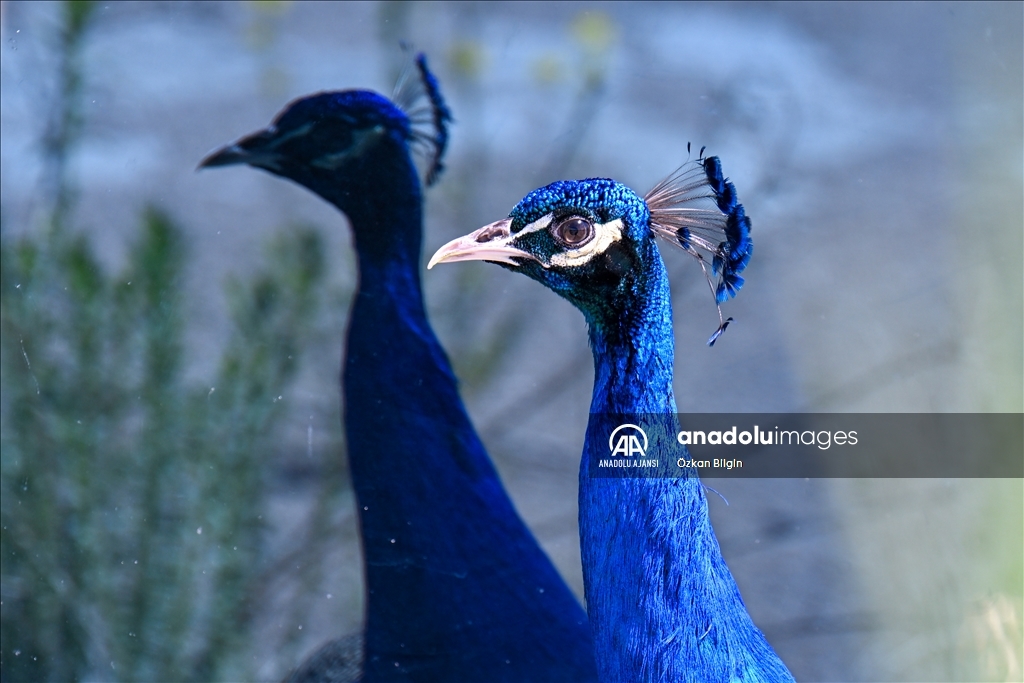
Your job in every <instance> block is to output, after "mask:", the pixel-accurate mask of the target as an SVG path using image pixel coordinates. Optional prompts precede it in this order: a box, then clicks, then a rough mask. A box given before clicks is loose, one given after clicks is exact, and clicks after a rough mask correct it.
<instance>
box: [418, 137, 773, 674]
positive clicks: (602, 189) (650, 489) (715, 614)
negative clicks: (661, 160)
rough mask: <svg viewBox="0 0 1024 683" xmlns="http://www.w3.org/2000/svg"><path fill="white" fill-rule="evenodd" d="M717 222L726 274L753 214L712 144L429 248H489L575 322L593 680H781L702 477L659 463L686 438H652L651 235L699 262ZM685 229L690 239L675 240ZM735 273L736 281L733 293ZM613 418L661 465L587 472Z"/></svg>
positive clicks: (671, 417)
mask: <svg viewBox="0 0 1024 683" xmlns="http://www.w3.org/2000/svg"><path fill="white" fill-rule="evenodd" d="M704 200H707V201H713V206H712V207H711V208H706V207H703V206H701V204H702V202H704ZM732 219H734V220H735V225H734V226H733V228H728V229H727V228H724V227H723V226H724V225H725V224H726V223H727V222H728V221H729V220H732ZM681 230H685V231H686V232H685V233H682V232H680V231H681ZM726 230H732V236H728V235H726V236H725V238H724V239H722V240H721V242H724V243H725V246H722V247H721V248H720V250H718V251H717V253H718V255H720V256H721V257H722V270H723V271H726V270H727V272H728V273H729V274H730V275H735V273H737V272H738V271H739V270H741V269H742V267H743V266H744V265H746V260H747V259H748V258H749V255H750V245H749V236H748V234H747V233H748V231H749V221H747V219H746V217H745V215H744V214H743V213H742V208H741V206H740V205H739V204H738V203H737V202H736V197H735V189H734V188H733V187H732V185H731V183H728V182H727V181H725V180H724V179H723V177H722V175H721V168H720V166H719V164H718V160H717V159H715V158H713V157H712V158H709V159H701V160H700V161H698V162H696V163H695V164H691V165H690V166H688V167H685V168H684V169H682V170H681V171H680V172H677V173H676V174H673V176H671V177H670V178H669V180H668V181H666V182H665V183H662V184H660V185H659V186H658V187H657V188H655V190H654V191H652V192H651V193H649V194H648V195H647V199H646V201H645V200H644V199H641V198H640V197H639V196H637V195H636V194H635V193H634V192H633V191H632V190H630V189H629V188H627V187H626V186H624V185H622V184H620V183H617V182H615V181H612V180H607V179H587V180H580V181H569V182H565V181H563V182H557V183H553V184H551V185H548V186H546V187H543V188H540V189H538V190H535V191H533V192H531V193H530V194H529V195H527V196H526V197H525V198H524V199H523V200H522V201H521V202H520V203H519V204H518V205H517V206H516V207H515V208H514V209H513V210H512V212H511V213H510V214H509V218H507V219H505V220H502V221H498V222H496V223H493V224H491V225H488V226H485V227H484V228H481V229H480V230H478V231H476V232H474V233H472V234H470V235H468V236H466V237H464V238H460V239H458V240H454V241H453V242H451V243H449V244H448V245H445V246H444V247H442V248H441V249H440V250H439V251H438V252H437V253H436V254H435V255H434V257H433V259H431V265H433V264H435V263H438V262H443V261H458V260H473V259H483V260H491V261H496V262H498V263H501V264H502V265H504V266H505V267H507V268H510V269H512V270H515V271H517V272H522V273H524V274H526V275H528V276H529V277H531V278H533V279H535V280H538V281H539V282H541V283H542V284H544V285H546V286H547V287H549V288H551V289H552V290H554V291H555V292H557V293H558V294H560V295H561V296H563V297H565V298H566V299H568V300H569V301H571V302H572V303H573V304H575V305H576V306H577V307H578V308H579V309H580V310H581V311H582V313H583V315H584V317H585V318H586V320H587V323H588V328H589V337H590V346H591V348H592V350H593V355H594V391H593V396H592V400H591V406H590V413H591V417H590V423H589V425H588V428H587V435H586V438H585V441H584V452H583V458H582V462H581V466H580V492H579V503H580V506H579V507H580V542H581V548H582V557H583V572H584V584H585V589H586V598H587V611H588V614H589V616H590V623H591V628H592V629H593V634H594V644H595V653H596V657H597V662H598V672H599V674H600V676H601V680H603V681H609V682H611V681H616V682H618V681H647V680H671V681H694V682H697V681H699V682H701V683H727V682H728V683H732V682H738V681H743V682H753V681H773V682H774V681H792V676H791V675H790V674H789V672H788V671H787V670H786V667H785V666H784V665H783V664H782V662H781V661H780V660H779V658H778V657H777V655H776V654H775V652H774V651H773V650H772V648H771V646H770V645H769V644H768V642H767V641H766V640H765V638H764V636H763V635H762V633H761V632H760V631H759V630H758V629H757V627H756V626H754V624H753V623H752V622H751V620H750V617H749V615H748V614H747V611H746V608H745V606H744V604H743V600H742V598H741V597H740V594H739V590H738V589H737V587H736V583H735V581H734V580H733V578H732V575H731V574H730V572H729V569H728V567H726V565H725V561H724V559H723V558H722V554H721V550H720V549H719V546H718V542H717V540H716V539H715V535H714V532H713V530H712V528H711V523H710V520H709V518H708V509H707V501H706V499H705V496H704V489H703V486H702V485H701V483H700V481H699V479H698V478H697V476H696V475H695V474H692V473H691V472H692V470H683V471H679V470H678V469H677V470H676V471H674V472H673V471H671V469H672V468H671V467H670V466H669V465H668V463H669V462H672V463H674V462H675V458H676V456H683V455H685V453H686V451H685V447H683V446H679V445H678V444H675V443H674V440H673V439H672V438H671V436H669V438H661V439H658V436H659V435H674V434H675V433H676V432H677V431H678V424H677V417H676V415H675V412H676V403H675V398H674V395H673V390H672V378H673V357H674V341H673V340H674V337H673V330H672V306H671V300H670V289H669V282H668V276H667V273H666V270H665V266H664V263H663V261H662V259H661V254H660V253H659V250H658V247H657V244H656V243H655V236H656V235H660V236H663V237H665V238H667V239H670V240H672V241H674V242H676V243H678V244H681V246H683V248H684V249H686V250H687V251H688V252H689V253H691V254H693V255H694V256H696V257H697V258H698V259H699V261H700V263H701V265H702V266H703V263H704V261H703V258H704V257H703V255H702V252H700V251H697V249H698V247H699V248H700V249H702V250H704V251H707V252H711V253H716V249H718V248H719V242H715V241H712V240H711V239H710V237H711V236H715V235H720V234H722V233H723V232H725V231H726ZM681 235H683V236H684V237H685V238H686V239H689V240H692V241H691V242H690V243H689V244H685V243H681V242H680V239H679V238H680V236H681ZM688 247H689V248H688ZM734 253H735V254H736V256H735V257H734V255H733V254H734ZM738 286H739V283H738V282H737V281H736V280H733V290H732V291H733V292H734V291H735V289H738ZM726 289H727V290H728V287H727V288H726ZM723 326H724V323H723ZM623 416H636V418H637V419H638V420H640V419H641V418H642V420H643V423H644V424H645V425H646V426H647V427H648V429H649V432H648V433H649V434H651V435H652V439H653V440H657V442H658V446H657V448H658V450H656V451H653V452H655V453H657V454H658V455H660V457H661V458H662V460H661V463H662V464H661V469H660V470H659V474H660V475H662V476H657V477H648V478H630V477H608V476H605V475H604V474H603V473H601V472H598V471H594V470H596V467H595V466H594V463H596V462H598V461H599V460H600V458H601V457H605V458H607V457H608V448H609V445H608V444H609V434H610V433H611V432H612V429H613V428H614V426H615V425H617V424H620V420H621V418H622V417H623ZM673 450H674V451H675V452H674V454H673V455H672V456H671V459H669V458H668V457H667V456H668V454H669V453H672V452H673ZM649 452H650V451H649ZM665 475H668V476H665Z"/></svg>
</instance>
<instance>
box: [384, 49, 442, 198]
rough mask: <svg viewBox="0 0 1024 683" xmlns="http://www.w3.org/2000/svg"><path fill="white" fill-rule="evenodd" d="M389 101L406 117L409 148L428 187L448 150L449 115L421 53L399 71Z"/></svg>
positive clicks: (439, 172)
mask: <svg viewBox="0 0 1024 683" xmlns="http://www.w3.org/2000/svg"><path fill="white" fill-rule="evenodd" d="M391 100H392V101H393V102H394V103H395V105H396V106H397V107H398V108H399V109H401V110H402V111H403V112H405V115H406V116H408V117H409V122H410V124H411V128H412V140H411V145H410V146H411V147H412V149H413V150H414V151H415V152H416V153H418V154H420V155H421V156H422V157H423V158H424V159H425V160H426V162H427V172H426V177H425V182H426V185H427V186H428V187H429V186H430V185H433V184H434V182H435V181H436V180H437V178H438V177H439V176H440V175H441V171H443V170H444V164H443V163H442V162H441V158H442V157H443V156H444V153H445V149H446V148H447V147H448V124H449V122H451V120H452V114H451V111H450V110H449V109H448V105H447V104H445V101H444V98H443V97H442V96H441V90H440V88H439V87H438V85H437V79H436V78H435V77H434V74H432V73H431V72H430V69H429V68H428V67H427V58H426V57H425V56H424V55H423V53H422V52H421V53H419V54H417V55H416V58H415V59H414V60H413V61H412V62H411V63H409V64H408V65H407V66H406V68H405V69H404V70H403V71H402V75H401V76H399V78H398V83H396V84H395V92H394V95H393V96H392V98H391Z"/></svg>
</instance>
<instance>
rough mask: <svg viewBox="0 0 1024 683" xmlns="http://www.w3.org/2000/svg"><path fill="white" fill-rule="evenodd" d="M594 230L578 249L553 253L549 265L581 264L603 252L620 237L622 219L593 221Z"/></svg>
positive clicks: (566, 265) (567, 265)
mask: <svg viewBox="0 0 1024 683" xmlns="http://www.w3.org/2000/svg"><path fill="white" fill-rule="evenodd" d="M545 218H546V216H545ZM541 220H544V219H541ZM538 222H540V221H538ZM550 223H551V221H550V220H549V221H548V224H550ZM531 225H532V224H531ZM545 227H546V226H545ZM594 232H595V235H594V239H592V240H590V241H589V242H587V243H586V244H584V245H583V246H581V247H579V248H578V249H567V250H565V251H563V252H560V253H557V254H555V255H553V256H552V257H551V265H552V266H561V267H574V266H582V265H583V264H585V263H587V262H588V261H590V259H592V258H594V257H595V256H597V255H598V254H602V253H604V252H605V250H607V249H608V247H610V246H611V245H612V244H613V243H615V242H618V241H619V240H621V239H622V219H621V218H616V219H615V220H613V221H609V222H607V223H595V224H594Z"/></svg>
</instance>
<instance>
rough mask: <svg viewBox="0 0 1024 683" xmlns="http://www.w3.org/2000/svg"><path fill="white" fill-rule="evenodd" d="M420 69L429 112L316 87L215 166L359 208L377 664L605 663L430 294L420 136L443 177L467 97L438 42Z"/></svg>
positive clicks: (460, 667)
mask: <svg viewBox="0 0 1024 683" xmlns="http://www.w3.org/2000/svg"><path fill="white" fill-rule="evenodd" d="M417 68H418V70H419V80H420V86H419V88H420V90H421V92H422V94H423V95H424V96H425V97H426V98H427V100H428V102H427V104H426V105H425V106H423V107H421V108H419V109H416V108H414V106H415V105H414V104H413V102H412V101H411V100H414V99H415V98H409V97H407V96H398V97H396V99H398V101H401V102H403V104H405V106H406V108H407V109H408V110H410V111H412V112H413V113H412V115H411V116H410V115H407V114H406V113H405V112H403V111H402V110H401V109H399V108H398V107H396V106H395V105H394V104H392V103H391V102H389V101H388V100H387V99H385V98H384V97H382V96H380V95H377V94H376V93H372V92H367V91H345V92H332V93H322V94H319V95H313V96H311V97H306V98H303V99H300V100H297V101H296V102H293V103H292V104H290V105H289V106H288V107H287V108H286V109H285V110H284V111H283V112H282V113H281V114H280V115H279V116H278V117H277V118H276V119H275V120H274V122H273V124H272V125H271V126H270V127H269V128H267V129H266V130H264V131H260V132H258V133H255V134H253V135H250V136H248V137H246V138H244V139H242V140H240V141H239V142H237V143H235V144H234V145H230V146H228V147H225V148H224V149H222V150H220V151H218V152H215V153H214V154H213V155H211V156H210V157H208V158H207V159H206V160H205V161H204V163H203V164H202V165H204V166H218V165H224V164H227V163H247V164H250V165H252V166H256V167H259V168H263V169H265V170H267V171H270V172H271V173H274V174H276V175H279V176H283V177H285V178H288V179H290V180H293V181H295V182H297V183H299V184H300V185H303V186H305V187H307V188H309V189H310V190H312V191H313V192H315V193H316V194H318V195H320V196H321V197H322V198H324V199H325V200H327V201H328V202H330V203H332V204H334V205H335V206H336V207H337V208H338V209H339V210H341V211H342V212H343V213H344V214H345V215H346V216H348V219H349V221H350V222H351V225H352V231H353V235H354V239H355V246H356V252H357V254H358V261H359V287H358V291H357V293H356V295H355V301H354V304H353V307H352V313H351V320H350V323H349V329H348V343H347V351H346V355H345V360H344V371H343V394H344V405H345V415H344V425H345V434H346V439H347V442H348V454H349V465H350V468H351V471H352V481H353V486H354V488H355V491H356V495H357V498H358V506H359V507H358V511H359V521H360V532H361V538H362V544H363V553H364V560H365V565H366V582H367V601H366V623H365V633H364V638H363V640H364V648H365V653H364V655H363V658H362V678H361V680H362V681H473V682H477V683H479V682H480V681H518V682H522V681H592V680H596V678H597V674H596V669H595V664H594V658H593V654H592V652H593V647H592V639H591V637H590V630H589V625H588V623H587V619H586V615H585V614H584V612H583V610H582V608H581V607H580V606H579V604H578V602H577V601H576V599H575V597H574V596H573V595H572V593H571V591H570V590H569V588H568V587H567V586H566V585H565V583H564V581H563V580H562V578H561V577H560V576H559V574H558V572H557V570H556V569H555V568H554V566H553V565H552V564H551V562H550V560H549V559H548V558H547V556H546V555H545V554H544V552H543V551H542V550H541V549H540V547H539V546H538V544H537V542H536V540H535V539H534V538H533V536H532V534H531V533H530V531H529V530H528V529H527V527H526V526H525V525H524V524H523V522H522V520H521V519H520V518H519V516H518V514H517V513H516V511H515V509H514V507H513V506H512V503H511V501H510V500H509V498H508V495H507V494H506V493H505V490H504V488H503V487H502V485H501V482H500V480H499V478H498V475H497V473H496V471H495V469H494V467H493V465H492V464H491V462H490V460H489V459H488V457H487V454H486V453H485V451H484V449H483V446H482V444H481V442H480V440H479V438H478V437H477V435H476V432H475V431H474V430H473V427H472V425H471V424H470V422H469V418H468V416H467V415H466V411H465V409H464V407H463V405H462V401H461V400H460V398H459V394H458V391H457V388H456V380H455V377H454V375H453V373H452V370H451V367H450V365H449V363H448V359H447V357H446V356H445V353H444V351H443V350H442V349H441V346H440V345H439V344H438V341H437V338H436V337H435V335H434V332H433V330H432V329H431V327H430V323H429V322H428V320H427V316H426V312H425V311H424V307H423V296H422V291H421V287H420V271H419V259H420V243H421V239H422V216H421V213H422V202H421V196H420V183H419V179H418V177H417V172H416V168H415V166H414V164H413V161H412V159H411V157H410V146H414V145H420V146H425V148H426V151H427V152H428V155H429V157H430V158H429V159H428V166H429V169H428V171H427V177H428V179H433V178H434V177H436V174H437V173H438V172H439V170H440V168H441V166H440V156H441V152H443V148H444V145H445V143H446V142H447V132H446V130H445V123H446V121H447V120H448V118H449V114H448V111H447V109H446V108H445V106H444V103H443V101H442V100H441V97H440V92H439V90H438V88H437V83H436V81H435V80H434V78H433V76H432V75H431V74H430V72H429V71H428V70H427V68H426V64H425V62H424V60H423V58H422V57H420V58H419V60H418V61H417ZM423 123H426V124H428V125H432V126H433V132H423V131H422V130H420V131H419V132H417V130H418V129H417V128H416V125H417V124H423ZM321 659H323V661H325V662H332V661H333V662H335V663H334V664H331V666H334V667H335V668H337V669H338V670H344V669H345V666H347V662H348V661H349V658H348V657H342V658H339V657H335V656H333V655H331V654H330V653H328V654H327V655H324V656H322V657H321ZM335 660H337V661H342V662H343V663H345V666H341V665H338V664H337V661H335ZM314 668H315V666H314ZM302 675H303V676H306V677H308V676H312V677H313V678H315V677H316V676H317V675H318V674H317V672H316V671H313V672H312V673H310V672H309V667H308V666H307V667H304V668H303V670H302ZM325 675H326V674H325Z"/></svg>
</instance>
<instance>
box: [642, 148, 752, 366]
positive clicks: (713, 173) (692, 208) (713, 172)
mask: <svg viewBox="0 0 1024 683" xmlns="http://www.w3.org/2000/svg"><path fill="white" fill-rule="evenodd" d="M687 149H689V146H687ZM644 201H646V202H647V209H648V211H649V212H650V216H651V219H650V220H651V230H653V231H654V234H656V235H657V236H659V237H661V238H663V239H665V240H668V241H669V242H672V243H673V244H675V245H677V246H679V247H681V248H682V249H683V250H684V251H685V252H686V253H688V254H690V255H691V256H693V257H694V258H695V259H697V262H698V263H699V264H700V267H701V270H703V271H704V277H706V278H707V281H708V285H709V286H710V287H711V292H712V294H713V295H714V297H715V305H716V306H718V319H719V323H720V324H719V327H718V330H717V331H716V332H715V334H714V335H712V337H711V339H709V340H708V345H709V346H712V345H714V343H715V340H717V339H718V337H719V336H720V335H721V334H722V332H724V331H725V328H726V327H727V326H728V325H729V323H730V322H731V321H732V318H729V319H728V320H725V319H723V318H722V308H721V304H722V303H724V302H725V301H727V300H728V299H730V298H731V297H734V296H736V293H737V292H738V291H739V290H740V288H741V287H742V286H743V278H742V277H740V273H741V272H742V271H743V269H744V268H746V267H747V263H748V262H749V261H750V256H751V254H752V253H753V249H754V244H753V242H751V240H750V218H748V217H747V215H746V212H745V211H744V210H743V205H742V204H740V203H739V202H738V201H737V199H736V187H735V186H734V185H733V184H732V183H731V182H729V179H728V178H726V177H725V176H724V175H722V164H721V162H720V161H719V160H718V157H705V156H704V148H703V147H702V148H701V150H700V154H699V156H698V158H697V160H696V161H688V162H687V163H685V164H683V165H682V166H680V167H679V168H678V169H676V170H675V171H674V172H673V173H671V174H670V175H669V176H668V177H667V178H665V179H664V180H662V181H661V182H660V183H658V184H657V185H655V186H654V188H653V189H651V191H650V192H648V193H647V194H646V195H645V196H644ZM709 263H710V266H711V272H710V273H709V272H708V264H709ZM712 275H715V276H718V282H717V284H716V283H714V282H713V281H712Z"/></svg>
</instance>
